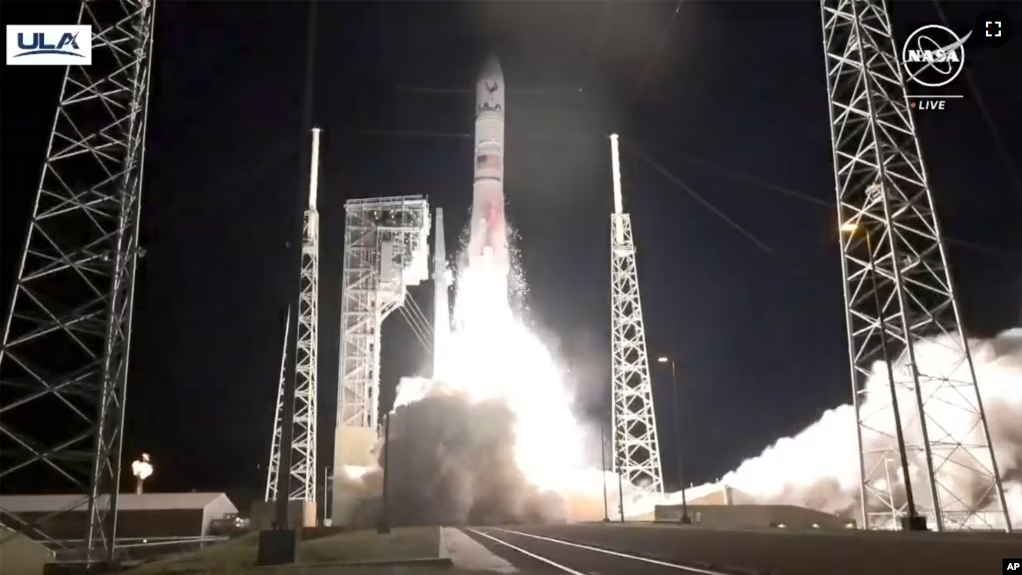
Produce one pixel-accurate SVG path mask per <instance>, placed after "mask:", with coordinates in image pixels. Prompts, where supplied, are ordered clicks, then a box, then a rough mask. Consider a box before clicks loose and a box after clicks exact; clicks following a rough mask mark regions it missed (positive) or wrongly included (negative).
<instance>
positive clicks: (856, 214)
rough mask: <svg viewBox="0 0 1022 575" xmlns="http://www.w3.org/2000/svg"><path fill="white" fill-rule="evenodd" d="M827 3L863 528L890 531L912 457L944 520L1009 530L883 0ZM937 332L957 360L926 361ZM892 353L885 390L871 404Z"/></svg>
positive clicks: (944, 524)
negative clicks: (874, 382) (892, 470)
mask: <svg viewBox="0 0 1022 575" xmlns="http://www.w3.org/2000/svg"><path fill="white" fill-rule="evenodd" d="M821 11H822V22H823V40H824V51H825V59H826V70H827V89H828V94H829V99H830V118H831V136H832V146H833V155H834V160H833V161H834V172H835V186H836V190H837V212H838V213H837V215H838V222H839V225H840V226H841V229H842V231H843V232H844V233H843V235H842V241H841V268H842V273H843V275H844V297H845V310H846V322H847V327H848V343H849V345H848V348H849V354H850V360H851V361H850V363H851V375H852V391H853V398H854V406H855V411H856V415H857V421H858V423H857V425H858V429H857V432H858V441H859V447H860V460H859V463H860V470H861V474H862V477H861V480H862V481H861V491H862V493H861V499H862V509H861V514H862V521H863V524H864V525H866V526H869V527H874V528H890V527H891V526H893V525H894V524H896V522H897V521H898V518H899V516H901V515H902V514H903V513H904V512H905V510H906V504H907V499H906V498H905V496H904V494H903V493H898V492H897V491H898V490H896V489H894V488H893V487H892V483H896V482H893V481H889V480H888V473H887V469H888V468H889V467H897V466H898V465H899V459H900V458H901V457H902V456H904V457H905V458H906V460H907V462H908V463H907V464H906V465H903V466H902V467H903V468H908V469H909V470H910V474H909V477H910V479H911V480H912V484H913V489H912V490H911V491H912V493H913V494H914V495H915V497H914V499H915V504H916V509H917V512H918V514H919V516H922V517H928V519H929V522H930V524H931V526H932V527H933V528H935V529H937V530H938V531H943V530H951V529H970V528H982V529H989V528H991V527H995V528H999V529H1009V530H1010V522H1009V518H1008V515H1007V508H1006V505H1005V501H1004V493H1003V491H1002V488H1001V482H1000V478H999V476H998V473H997V464H996V461H995V460H994V454H993V450H992V449H991V444H990V435H989V432H988V430H987V425H986V417H985V415H984V412H983V404H982V401H981V398H980V395H979V390H978V388H977V386H976V376H975V371H974V369H973V365H972V358H971V356H970V354H969V345H968V342H967V340H966V338H965V334H964V333H963V330H962V325H961V319H960V317H959V313H958V308H957V305H956V303H955V294H954V290H953V289H952V286H951V278H950V275H949V273H948V266H947V257H946V254H945V249H944V245H943V242H942V240H941V233H940V227H939V225H938V223H937V219H936V217H935V214H934V207H933V196H932V195H931V193H930V189H929V185H928V184H927V181H926V174H925V171H924V169H923V163H922V159H921V154H920V150H919V143H918V140H917V138H916V130H915V125H914V122H913V118H912V114H911V112H910V108H909V103H908V100H907V97H906V93H905V85H904V80H903V74H902V69H901V66H900V65H899V61H898V56H897V50H896V48H895V45H894V39H893V37H892V34H891V23H890V20H889V18H888V15H887V10H886V6H885V4H884V2H883V1H882V0H822V1H821ZM935 340H939V343H938V345H940V346H941V347H942V348H943V349H944V353H948V354H953V355H954V356H956V357H957V358H958V359H957V361H949V362H944V363H942V362H941V358H926V360H924V361H920V358H919V353H920V351H922V350H924V349H925V347H923V346H922V344H924V343H926V342H934V343H937V342H935ZM931 345H932V344H931ZM885 359H889V360H890V361H888V362H885V363H886V364H887V365H888V366H890V367H889V368H888V369H887V371H886V373H884V374H883V375H882V379H883V380H886V385H882V386H881V387H880V388H879V389H878V390H876V391H875V392H874V394H873V395H870V396H869V397H868V401H867V392H866V389H865V385H864V382H865V381H866V380H867V379H868V378H869V377H870V374H871V372H872V367H873V363H874V362H875V361H878V360H880V361H883V360H885ZM878 379H879V378H878ZM888 386H889V387H888ZM892 397H894V398H895V399H894V400H893V401H892ZM899 412H900V413H899ZM896 413H899V415H897V416H896V415H895V414H896ZM899 418H900V419H901V425H900V428H901V430H902V433H901V435H902V436H903V443H904V449H903V450H902V449H899V448H898V447H897V444H898V443H899V441H898V437H897V435H898V434H897V430H898V427H899V426H897V425H895V424H894V422H895V421H897V419H899ZM961 421H966V422H968V424H967V425H964V426H963V425H961V423H960V422H961ZM952 476H954V479H952ZM892 491H894V493H892ZM984 509H985V511H984Z"/></svg>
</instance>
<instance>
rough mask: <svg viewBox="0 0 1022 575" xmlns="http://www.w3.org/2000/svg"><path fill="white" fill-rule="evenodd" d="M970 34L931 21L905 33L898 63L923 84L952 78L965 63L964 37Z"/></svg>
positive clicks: (934, 85) (944, 82) (940, 83)
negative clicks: (958, 32) (960, 32)
mask: <svg viewBox="0 0 1022 575" xmlns="http://www.w3.org/2000/svg"><path fill="white" fill-rule="evenodd" d="M969 36H972V31H969V33H968V34H966V35H965V37H964V38H959V37H958V35H957V34H955V33H954V32H952V31H951V30H950V29H948V28H945V27H944V26H938V25H937V24H931V25H929V26H923V27H922V28H919V29H917V30H916V31H915V32H912V33H911V34H909V36H908V39H906V40H905V46H904V47H903V48H902V50H901V65H902V66H904V67H905V72H907V73H908V78H907V79H908V80H911V81H913V82H915V83H916V84H919V85H920V86H926V87H928V88H939V87H941V86H946V85H948V84H950V83H951V82H953V81H954V79H955V78H957V77H958V75H959V74H961V73H962V67H963V66H965V47H964V46H965V41H966V40H968V39H969Z"/></svg>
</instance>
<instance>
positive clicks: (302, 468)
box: [266, 128, 326, 525]
mask: <svg viewBox="0 0 1022 575" xmlns="http://www.w3.org/2000/svg"><path fill="white" fill-rule="evenodd" d="M319 133H320V129H319V128H313V129H312V161H311V163H310V167H309V169H310V174H309V206H308V208H307V209H306V210H305V215H304V220H303V225H302V266H301V285H300V292H299V297H298V338H297V350H296V354H295V400H294V405H293V409H294V418H293V427H292V434H291V457H290V461H291V470H290V474H289V481H288V483H289V485H288V486H287V491H288V494H287V498H288V500H290V501H303V502H305V504H306V506H305V513H306V514H309V513H310V512H311V513H315V509H316V505H315V504H316V470H317V467H316V397H317V393H318V392H317V389H318V387H317V376H316V373H317V369H318V362H317V359H318V355H319V354H318V346H319V211H317V208H316V203H317V199H318V192H319ZM288 323H289V324H290V312H289V313H288ZM287 335H288V333H287V329H285V331H284V345H285V350H284V354H283V356H282V364H281V378H280V387H279V388H278V391H277V411H276V420H275V422H274V431H273V442H272V445H271V450H270V465H269V466H268V474H269V475H268V477H267V486H266V497H267V501H274V500H276V498H277V497H278V496H279V489H278V488H279V486H278V485H276V482H277V477H278V476H279V475H278V470H279V467H280V460H281V457H280V449H281V438H282V437H283V428H282V427H281V426H282V425H284V420H285V418H284V417H283V416H284V412H283V410H284V409H285V408H286V407H287V406H284V405H283V398H284V397H285V394H284V386H285V385H287V384H288V382H286V381H285V379H284V363H283V362H285V361H286V358H287V349H286V346H287ZM325 480H326V478H324V481H325ZM271 495H272V498H271ZM309 504H311V505H309ZM314 518H315V515H312V517H311V518H310V517H308V516H306V517H305V524H306V525H308V524H309V523H310V522H312V523H314V521H312V520H314Z"/></svg>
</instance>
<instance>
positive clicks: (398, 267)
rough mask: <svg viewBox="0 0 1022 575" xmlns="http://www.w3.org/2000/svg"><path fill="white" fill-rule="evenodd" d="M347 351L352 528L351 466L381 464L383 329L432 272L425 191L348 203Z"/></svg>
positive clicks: (344, 463) (340, 504)
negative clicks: (376, 453) (376, 454)
mask: <svg viewBox="0 0 1022 575" xmlns="http://www.w3.org/2000/svg"><path fill="white" fill-rule="evenodd" d="M345 212H346V215H345V223H344V272H343V276H342V278H341V290H342V291H341V353H340V374H339V376H338V390H337V425H336V428H335V430H334V496H333V510H332V520H333V523H334V524H335V525H344V524H345V523H346V521H347V520H348V518H349V517H351V513H352V510H353V509H352V506H353V505H355V504H356V502H357V499H358V495H357V494H348V493H347V492H346V491H345V486H346V483H345V478H346V476H345V473H346V469H348V468H349V467H367V466H370V465H373V464H375V461H374V460H373V454H372V448H373V445H374V444H375V443H376V439H377V427H378V422H379V398H380V339H381V338H380V327H381V324H382V323H383V320H384V319H385V318H386V317H387V316H388V315H390V313H391V312H393V311H394V310H396V309H398V308H399V307H400V306H401V305H403V304H404V302H405V296H406V295H407V291H408V286H413V285H417V284H418V283H419V282H421V281H423V280H425V279H426V278H428V277H429V243H428V239H429V227H430V214H429V204H428V203H427V201H426V198H424V197H422V196H401V197H391V198H375V199H359V200H349V201H348V202H347V203H346V204H345Z"/></svg>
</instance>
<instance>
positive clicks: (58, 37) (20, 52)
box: [7, 25, 92, 66]
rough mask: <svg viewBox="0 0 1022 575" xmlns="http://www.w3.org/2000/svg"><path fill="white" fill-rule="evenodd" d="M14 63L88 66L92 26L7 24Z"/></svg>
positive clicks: (9, 51) (9, 61)
mask: <svg viewBox="0 0 1022 575" xmlns="http://www.w3.org/2000/svg"><path fill="white" fill-rule="evenodd" d="M7 64H8V65H11V66H68V65H74V66H88V65H89V64H92V27H91V26H87V25H85V26H80V25H75V26H21V25H11V26H7Z"/></svg>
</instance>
